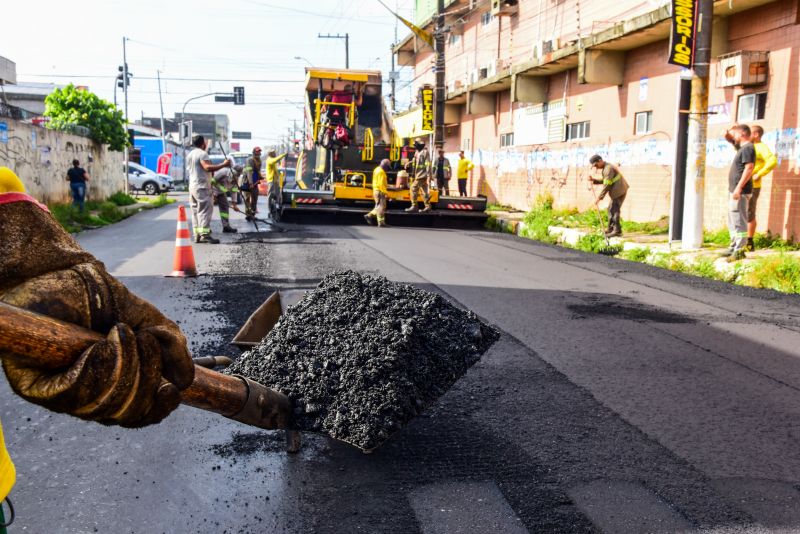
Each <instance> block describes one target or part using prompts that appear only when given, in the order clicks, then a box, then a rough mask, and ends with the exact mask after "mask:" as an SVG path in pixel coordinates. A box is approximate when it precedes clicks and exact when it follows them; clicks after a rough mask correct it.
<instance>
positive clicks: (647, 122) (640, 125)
mask: <svg viewBox="0 0 800 534" xmlns="http://www.w3.org/2000/svg"><path fill="white" fill-rule="evenodd" d="M635 117H636V120H635V124H634V132H633V133H635V134H636V135H643V134H649V133H650V132H652V131H653V112H652V111H640V112H639V113H637V114H636V115H635Z"/></svg>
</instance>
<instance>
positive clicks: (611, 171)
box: [588, 154, 628, 237]
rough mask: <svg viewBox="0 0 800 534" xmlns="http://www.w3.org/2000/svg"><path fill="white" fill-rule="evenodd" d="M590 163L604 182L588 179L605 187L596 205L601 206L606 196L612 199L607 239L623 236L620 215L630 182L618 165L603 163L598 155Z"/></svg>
mask: <svg viewBox="0 0 800 534" xmlns="http://www.w3.org/2000/svg"><path fill="white" fill-rule="evenodd" d="M589 163H590V164H591V165H592V167H593V168H595V169H598V170H599V171H600V174H601V175H602V180H597V179H595V178H593V177H592V176H589V177H588V180H589V182H590V183H592V184H598V185H599V184H602V185H603V190H602V191H600V196H598V197H597V198H596V199H595V204H599V203H600V201H601V200H603V198H605V196H606V194H608V196H609V198H610V199H611V203H610V204H609V205H608V229H607V230H606V237H615V236H621V235H622V221H621V220H620V213H621V211H622V203H623V202H625V197H626V196H627V194H628V182H627V181H626V180H625V177H624V176H622V173H621V172H620V170H619V168H618V167H617V166H616V165H612V164H611V163H607V162H605V161H603V158H602V157H600V156H599V155H597V154H595V155H594V156H592V157H591V158H589Z"/></svg>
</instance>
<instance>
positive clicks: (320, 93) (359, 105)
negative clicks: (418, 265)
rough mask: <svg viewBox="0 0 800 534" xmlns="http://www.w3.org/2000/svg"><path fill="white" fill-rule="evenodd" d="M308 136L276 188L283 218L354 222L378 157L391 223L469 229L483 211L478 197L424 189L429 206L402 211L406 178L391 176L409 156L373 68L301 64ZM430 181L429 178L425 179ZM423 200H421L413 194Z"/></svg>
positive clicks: (368, 197)
mask: <svg viewBox="0 0 800 534" xmlns="http://www.w3.org/2000/svg"><path fill="white" fill-rule="evenodd" d="M304 100H305V115H306V124H307V125H308V127H307V128H306V130H307V134H306V138H305V139H304V143H303V145H302V147H301V152H300V154H299V156H298V161H297V167H296V170H295V179H294V181H289V182H288V183H287V184H286V187H285V188H284V189H283V191H282V195H281V202H282V205H281V210H280V217H281V220H282V221H287V222H306V223H326V222H339V223H348V222H352V221H356V220H359V221H360V220H361V215H363V214H364V213H365V210H369V209H370V208H371V205H372V198H373V197H372V171H373V170H374V169H375V167H376V166H377V165H378V164H379V163H380V162H381V160H383V159H388V160H390V161H391V162H392V169H391V171H390V172H389V173H388V175H389V183H390V184H393V185H394V187H391V188H390V189H391V190H390V191H389V195H388V196H389V212H388V215H387V217H388V218H389V221H390V224H398V225H400V224H402V225H409V226H431V227H437V226H443V227H454V226H455V227H476V226H482V225H483V224H484V223H485V221H486V219H487V217H488V216H487V215H486V213H485V209H486V198H485V197H447V196H444V195H440V194H439V191H437V190H436V189H434V188H433V187H432V188H431V204H432V205H433V210H432V211H430V212H427V213H406V212H405V211H404V209H405V208H407V207H409V206H410V205H411V198H410V192H409V189H408V184H407V183H405V184H398V183H397V174H398V172H400V171H402V170H403V168H404V165H405V164H406V163H407V162H408V161H409V160H410V159H412V158H413V154H414V149H413V148H411V147H410V146H408V145H409V143H408V141H409V140H407V139H401V138H400V137H399V136H398V135H397V133H396V131H395V129H394V127H393V125H392V117H391V115H390V113H389V111H388V109H387V108H386V106H385V104H384V101H383V95H382V78H381V73H380V71H373V70H352V69H348V70H337V69H322V68H314V67H311V68H306V82H305V96H304ZM432 182H435V180H432ZM417 201H418V202H420V203H421V202H422V198H418V199H417Z"/></svg>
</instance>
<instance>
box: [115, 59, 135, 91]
mask: <svg viewBox="0 0 800 534" xmlns="http://www.w3.org/2000/svg"><path fill="white" fill-rule="evenodd" d="M126 66H127V65H126ZM117 69H118V70H119V74H117V87H119V88H120V89H121V88H122V87H123V86H124V85H125V86H128V87H130V85H131V78H133V73H132V72H131V71H128V79H127V83H124V84H123V78H124V77H125V67H123V66H122V65H120V66H119V67H117Z"/></svg>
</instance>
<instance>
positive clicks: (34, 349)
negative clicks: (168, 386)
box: [0, 302, 300, 452]
mask: <svg viewBox="0 0 800 534" xmlns="http://www.w3.org/2000/svg"><path fill="white" fill-rule="evenodd" d="M103 339H104V337H103V336H102V335H101V334H98V333H97V332H93V331H91V330H87V329H86V328H83V327H81V326H78V325H75V324H72V323H67V322H64V321H60V320H58V319H54V318H52V317H48V316H46V315H41V314H38V313H35V312H32V311H29V310H25V309H22V308H18V307H16V306H11V305H9V304H5V303H2V302H0V351H7V352H13V353H15V354H20V355H24V356H25V357H26V359H27V360H28V361H30V362H31V363H32V364H34V365H36V366H37V367H44V368H47V369H52V370H56V369H64V368H66V367H69V365H70V364H71V363H72V362H73V361H75V359H76V358H77V357H78V355H80V354H81V353H83V351H84V350H86V349H87V348H88V347H90V346H92V345H93V344H94V343H96V342H98V341H101V340H103ZM196 361H197V360H196ZM218 361H219V360H212V361H211V362H212V363H216V362H218ZM202 363H205V364H208V363H209V362H202ZM181 403H182V404H186V405H187V406H194V407H195V408H200V409H201V410H205V411H208V412H214V413H218V414H220V415H222V416H223V417H227V418H228V419H233V420H234V421H239V422H240V423H244V424H247V425H251V426H255V427H258V428H263V429H267V430H275V429H287V431H286V450H287V451H288V452H297V451H298V450H299V448H300V434H299V432H297V431H295V430H289V428H290V425H291V416H292V403H291V400H290V399H289V397H287V396H286V395H284V394H283V393H280V392H278V391H274V390H271V389H269V388H267V387H266V386H263V385H262V384H259V383H258V382H255V381H253V380H250V379H248V378H245V377H242V376H228V375H223V374H222V373H217V372H216V371H212V370H211V369H206V368H205V367H202V366H200V365H197V364H195V367H194V381H193V382H192V384H191V385H190V386H189V387H188V388H186V389H185V390H183V391H182V392H181Z"/></svg>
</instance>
